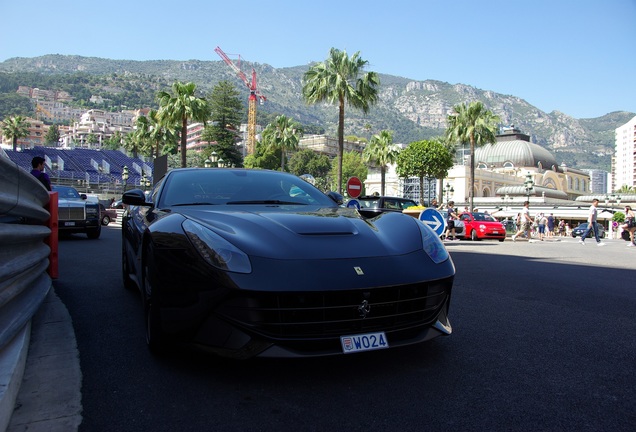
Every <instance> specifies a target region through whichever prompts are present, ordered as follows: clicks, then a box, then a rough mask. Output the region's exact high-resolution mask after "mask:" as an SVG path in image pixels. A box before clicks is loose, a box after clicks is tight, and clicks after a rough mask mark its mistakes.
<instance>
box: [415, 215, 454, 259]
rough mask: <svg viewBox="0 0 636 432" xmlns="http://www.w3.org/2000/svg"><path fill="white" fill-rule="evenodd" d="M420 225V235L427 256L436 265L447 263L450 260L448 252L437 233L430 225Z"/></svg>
mask: <svg viewBox="0 0 636 432" xmlns="http://www.w3.org/2000/svg"><path fill="white" fill-rule="evenodd" d="M419 225H420V233H421V234H422V246H423V248H424V251H425V252H426V254H427V255H428V256H429V257H430V258H431V259H432V260H433V262H434V263H435V264H439V263H441V262H444V261H446V260H447V259H448V251H447V250H446V248H445V247H444V244H443V243H442V241H441V240H440V239H439V237H438V236H437V234H436V233H435V231H433V230H432V229H431V228H430V227H429V226H428V225H424V224H419Z"/></svg>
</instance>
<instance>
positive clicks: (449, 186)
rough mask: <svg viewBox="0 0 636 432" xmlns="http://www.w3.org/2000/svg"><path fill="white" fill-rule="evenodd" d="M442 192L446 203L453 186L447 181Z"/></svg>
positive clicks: (453, 190)
mask: <svg viewBox="0 0 636 432" xmlns="http://www.w3.org/2000/svg"><path fill="white" fill-rule="evenodd" d="M444 192H445V193H446V203H447V204H448V201H449V200H450V194H452V193H453V192H455V189H453V187H452V186H451V185H450V184H449V183H446V187H445V188H444Z"/></svg>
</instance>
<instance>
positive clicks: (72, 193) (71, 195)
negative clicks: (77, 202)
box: [53, 186, 82, 199]
mask: <svg viewBox="0 0 636 432" xmlns="http://www.w3.org/2000/svg"><path fill="white" fill-rule="evenodd" d="M53 190H54V191H55V192H57V194H58V196H59V197H60V198H63V199H82V197H80V194H79V192H77V191H76V190H75V189H74V188H72V187H68V186H53Z"/></svg>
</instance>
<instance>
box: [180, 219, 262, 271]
mask: <svg viewBox="0 0 636 432" xmlns="http://www.w3.org/2000/svg"><path fill="white" fill-rule="evenodd" d="M181 226H182V227H183V231H184V232H185V233H186V235H187V236H188V238H189V239H190V241H191V242H192V245H193V246H194V248H195V249H196V250H197V252H199V255H201V257H202V258H203V259H204V260H205V261H206V262H207V263H208V264H210V265H212V266H214V267H216V268H218V269H221V270H227V271H231V272H235V273H250V272H251V271H252V265H251V263H250V259H249V257H248V256H247V255H246V254H245V253H244V252H243V251H241V250H240V249H239V248H237V247H236V246H234V245H233V244H232V243H230V242H228V241H227V240H225V239H224V238H223V237H221V236H220V235H218V234H217V233H215V232H214V231H212V230H210V229H209V228H206V227H204V226H203V225H201V224H199V223H196V222H193V221H191V220H189V219H188V220H186V221H184V222H183V223H182V224H181Z"/></svg>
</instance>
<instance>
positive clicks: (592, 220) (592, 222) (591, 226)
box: [579, 198, 605, 246]
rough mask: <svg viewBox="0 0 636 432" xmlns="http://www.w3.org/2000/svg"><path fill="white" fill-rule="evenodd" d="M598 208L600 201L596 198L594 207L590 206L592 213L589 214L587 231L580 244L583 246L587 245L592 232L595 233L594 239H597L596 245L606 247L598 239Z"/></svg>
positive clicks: (593, 201) (593, 202)
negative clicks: (586, 241)
mask: <svg viewBox="0 0 636 432" xmlns="http://www.w3.org/2000/svg"><path fill="white" fill-rule="evenodd" d="M597 207H598V200H597V199H596V198H594V199H593V200H592V205H591V206H590V211H589V212H588V214H587V229H586V230H585V232H584V233H583V234H582V235H581V240H579V243H581V244H582V245H584V244H585V239H586V238H587V236H588V234H589V233H590V231H594V237H595V238H596V245H597V246H605V243H603V242H601V239H600V238H599V237H598V226H597V223H596V217H597Z"/></svg>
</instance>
